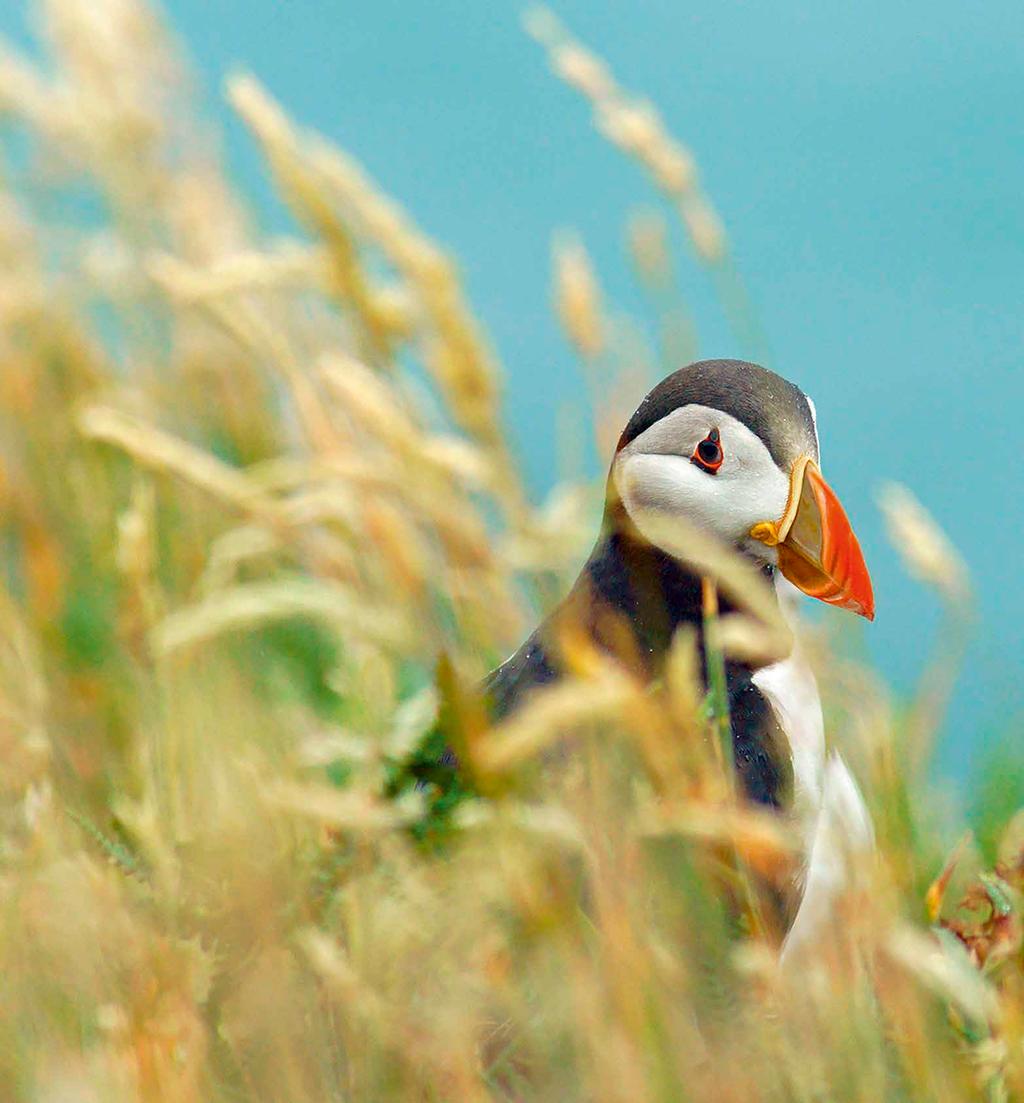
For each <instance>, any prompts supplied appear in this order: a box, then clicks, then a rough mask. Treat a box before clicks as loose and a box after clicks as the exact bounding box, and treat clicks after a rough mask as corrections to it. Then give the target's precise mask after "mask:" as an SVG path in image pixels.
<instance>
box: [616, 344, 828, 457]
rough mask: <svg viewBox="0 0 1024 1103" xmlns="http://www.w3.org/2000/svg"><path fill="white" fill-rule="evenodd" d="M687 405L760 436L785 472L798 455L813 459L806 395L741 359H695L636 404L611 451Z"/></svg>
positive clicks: (810, 415) (813, 441)
mask: <svg viewBox="0 0 1024 1103" xmlns="http://www.w3.org/2000/svg"><path fill="white" fill-rule="evenodd" d="M691 404H700V405H702V406H710V407H713V408H714V409H716V410H722V411H724V412H725V413H727V414H731V415H732V416H733V417H734V418H736V420H737V421H740V422H742V423H743V424H744V425H746V426H747V428H748V429H750V430H751V432H753V433H754V434H755V435H757V436H758V437H760V439H761V440H762V441H763V442H764V445H765V447H766V448H767V449H768V451H769V452H770V453H771V456H772V459H773V460H774V461H775V462H776V464H778V466H779V467H780V468H781V469H782V470H784V471H788V470H789V468H790V466H791V464H792V463H793V461H794V460H795V459H796V458H797V457H798V456H800V455H804V454H807V455H810V456H812V457H813V458H814V460H815V461H817V459H818V438H817V432H816V431H815V425H814V412H813V408H812V407H811V404H810V402H809V401H808V399H807V396H806V395H805V394H804V393H803V391H801V390H800V388H799V387H797V386H794V384H792V383H790V382H789V381H788V380H786V379H783V378H782V376H781V375H776V374H775V372H772V371H768V369H767V368H762V367H760V366H759V365H757V364H751V363H748V362H747V361H745V360H699V361H697V362H696V363H694V364H689V365H687V366H686V367H685V368H680V369H679V370H678V371H675V372H673V373H672V374H671V375H669V376H667V377H666V378H665V379H663V380H662V381H661V382H660V383H659V384H658V385H657V386H656V387H655V388H654V389H653V390H652V391H651V392H650V394H648V395H647V397H646V398H645V399H644V400H643V402H641V403H640V405H639V407H638V408H637V411H636V413H635V414H633V416H632V417H631V418H630V420H629V424H628V425H627V426H626V428H625V430H624V431H623V433H622V436H621V437H620V438H619V444H618V448H617V449H616V451H620V450H621V449H623V448H624V447H626V445H628V444H629V443H630V442H631V441H633V440H635V439H636V438H637V437H638V436H640V434H641V433H643V432H644V431H645V430H647V429H649V428H650V427H651V426H652V425H654V424H655V423H656V422H659V421H661V419H662V418H664V417H666V416H667V415H668V414H670V413H672V411H673V410H677V409H679V408H680V407H681V406H688V405H691Z"/></svg>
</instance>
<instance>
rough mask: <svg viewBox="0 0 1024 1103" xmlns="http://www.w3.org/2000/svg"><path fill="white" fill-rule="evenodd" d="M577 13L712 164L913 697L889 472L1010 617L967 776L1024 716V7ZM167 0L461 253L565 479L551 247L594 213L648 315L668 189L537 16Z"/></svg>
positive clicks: (272, 213)
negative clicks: (633, 272)
mask: <svg viewBox="0 0 1024 1103" xmlns="http://www.w3.org/2000/svg"><path fill="white" fill-rule="evenodd" d="M20 7H21V5H20V4H18V3H11V4H9V5H4V7H3V9H2V10H0V30H3V31H8V32H11V31H13V32H14V33H15V34H18V35H19V36H20V33H21V32H20V30H19V27H20V24H21V23H22V21H23V18H24V13H23V11H21V10H20ZM555 10H556V11H557V12H558V14H559V15H560V16H561V17H562V18H563V19H564V20H565V21H566V22H567V23H568V24H569V25H570V26H571V27H572V28H573V30H574V31H575V33H576V34H577V35H578V36H579V37H581V38H582V39H583V40H584V41H585V42H587V43H588V44H590V45H591V46H592V47H594V48H595V49H596V50H597V51H598V52H599V53H601V54H602V55H604V56H605V57H606V58H607V60H608V61H609V62H610V64H611V65H612V67H613V68H614V70H615V71H616V73H617V75H618V76H619V78H620V80H621V81H622V82H623V83H624V84H625V85H627V86H628V87H629V88H631V89H633V90H636V91H639V92H642V93H644V94H645V95H648V96H649V97H650V98H651V99H653V100H654V101H655V102H656V103H657V104H658V106H659V108H660V110H661V112H662V114H663V116H664V117H665V119H666V121H667V123H668V125H669V127H670V129H671V130H672V131H673V132H674V133H676V134H677V135H678V136H679V137H680V138H681V139H683V140H684V141H685V142H686V143H687V145H689V147H690V148H691V149H692V150H693V151H694V152H695V154H696V156H697V159H698V163H699V165H700V168H701V173H702V177H703V179H704V182H705V184H706V187H707V190H708V191H709V193H710V194H711V196H712V197H713V199H714V201H715V203H716V205H717V207H718V209H719V210H720V211H721V213H722V215H723V217H724V219H725V222H726V225H727V228H728V230H729V233H730V237H731V239H732V241H733V243H734V248H735V253H736V256H737V259H738V263H739V266H740V269H741V271H742V273H743V276H744V278H745V280H746V282H747V285H748V287H749V289H750V292H751V295H752V297H753V299H754V301H755V303H756V305H757V308H758V312H759V314H760V317H761V319H762V322H763V325H764V328H765V330H766V331H767V334H768V339H769V345H770V350H771V365H772V366H773V367H775V368H776V369H777V370H779V371H781V372H782V373H783V374H784V375H787V376H789V377H790V378H792V379H794V380H795V381H797V382H798V383H800V384H801V385H802V386H803V387H804V388H805V389H806V390H807V391H809V392H810V393H811V394H812V396H813V397H814V399H815V401H816V403H817V406H818V413H819V425H820V429H821V435H822V445H823V458H824V463H825V470H826V474H827V475H828V477H829V479H830V481H831V482H832V483H833V485H834V486H835V487H836V488H837V489H838V490H839V491H840V493H841V495H842V498H843V500H844V503H845V504H846V506H847V509H848V511H849V513H850V515H851V517H852V518H853V520H854V522H855V525H856V527H857V530H858V533H859V534H860V536H861V538H862V543H863V545H864V548H865V552H866V555H867V558H868V562H869V564H870V566H871V568H872V573H873V575H874V578H875V582H876V590H877V596H878V620H877V621H876V623H875V624H874V625H873V626H871V627H870V628H869V630H868V636H869V638H870V648H871V651H872V653H873V654H874V655H875V656H876V658H877V659H878V661H879V662H880V663H881V664H882V665H883V666H884V667H885V669H886V670H887V671H889V672H890V674H891V676H892V677H893V679H894V680H895V682H896V683H897V685H898V686H901V687H907V686H909V685H911V684H912V682H913V678H914V675H915V672H916V671H917V670H918V669H919V667H920V663H921V661H922V655H923V652H924V650H925V645H924V644H923V643H922V642H921V641H922V640H927V639H928V638H929V634H930V633H931V632H932V630H933V628H934V625H935V620H936V618H935V615H934V602H933V601H932V599H931V598H930V597H929V596H928V595H926V594H924V593H922V591H921V590H920V589H919V588H918V587H917V586H915V585H914V584H912V583H910V582H909V581H908V580H907V579H906V578H905V577H904V575H903V572H902V570H901V568H900V566H899V563H898V559H897V557H896V555H895V553H894V552H893V551H892V550H891V549H890V547H889V546H888V544H887V542H886V540H885V537H884V534H883V531H882V526H881V521H880V518H879V516H878V513H877V510H876V508H875V506H874V494H875V491H876V489H877V486H878V484H879V483H880V482H881V480H883V479H884V478H895V479H898V480H900V481H903V482H905V483H907V484H908V485H909V486H910V487H911V488H912V489H913V490H914V491H915V492H916V493H917V494H918V496H919V497H920V498H921V499H922V500H923V501H924V502H925V504H926V505H927V506H928V507H929V509H930V510H931V511H932V512H933V513H934V514H935V515H936V517H937V518H938V519H939V520H940V521H941V523H942V524H943V525H944V526H945V528H946V529H947V531H948V532H949V533H950V535H951V537H952V538H953V540H954V541H955V543H956V544H957V545H958V546H959V548H960V549H961V550H962V551H963V553H964V556H965V557H966V559H967V561H968V563H969V565H970V567H971V569H972V572H973V574H974V577H975V580H976V585H977V589H978V592H979V599H980V605H981V612H982V614H983V619H982V621H981V624H980V625H979V628H978V631H977V633H976V641H975V645H974V647H973V650H972V653H971V656H970V661H969V663H968V668H967V670H966V671H965V674H964V677H963V679H962V681H961V683H960V685H959V687H958V691H957V694H956V697H955V701H954V706H953V711H952V718H951V723H950V725H949V730H948V732H947V734H946V737H945V739H944V741H943V746H942V751H941V755H940V765H941V767H942V769H943V770H944V772H946V773H948V774H950V775H952V776H955V777H956V776H960V775H962V774H963V773H964V771H965V770H966V769H967V768H968V766H969V764H970V762H971V761H972V758H973V757H974V755H975V752H976V750H977V748H978V747H979V746H981V745H982V744H983V743H984V741H985V740H988V739H991V738H992V737H993V735H994V734H995V733H998V732H999V731H1000V730H1001V731H1002V732H1003V734H1008V733H1009V722H1008V721H1007V717H1010V716H1014V715H1015V716H1016V717H1017V718H1018V720H1019V717H1020V714H1021V711H1022V705H1024V691H1022V689H1021V686H1020V667H1021V658H1020V656H1021V653H1022V650H1024V586H1022V585H1021V580H1020V566H1021V562H1020V561H1021V546H1022V541H1024V521H1022V516H1024V512H1022V508H1021V504H1020V497H1021V495H1020V484H1021V477H1020V472H1021V463H1020V459H1019V455H1018V452H1019V447H1020V441H1021V433H1020V429H1019V427H1018V426H1019V416H1020V414H1019V411H1020V408H1021V405H1022V402H1024V375H1022V372H1021V366H1022V359H1024V309H1022V307H1024V257H1022V245H1024V204H1022V202H1021V198H1022V195H1024V112H1022V106H1024V53H1022V47H1021V42H1024V6H1022V5H1021V4H1020V3H1019V0H1016V2H1013V3H1010V2H1006V0H994V2H992V3H989V4H986V5H984V6H979V5H976V4H968V3H950V2H945V0H933V2H930V3H924V2H921V0H910V2H906V3H903V4H900V5H893V4H889V3H885V4H883V3H861V4H857V5H848V4H839V3H834V2H828V3H813V4H812V3H793V2H790V0H776V2H774V3H770V4H769V3H739V2H736V0H692V2H689V3H680V2H679V0H633V2H630V3H626V2H625V0H616V2H609V3H602V4H594V3H593V2H592V0H591V2H589V3H588V2H584V0H567V2H564V3H559V4H557V5H555ZM165 11H166V12H167V13H168V15H169V17H170V18H171V20H172V22H173V23H174V24H175V25H176V27H177V28H178V30H179V32H180V33H181V35H182V37H183V38H184V39H185V40H186V41H187V43H188V45H189V49H190V51H191V53H192V55H193V58H194V59H195V61H196V63H197V66H198V69H199V72H200V75H201V78H202V80H203V82H204V85H205V87H206V89H207V90H208V92H209V93H210V94H211V97H213V98H216V97H217V96H218V95H219V90H220V86H221V81H222V79H223V77H224V75H225V74H226V73H227V72H229V71H231V70H232V69H234V68H245V69H249V70H251V71H253V72H254V73H256V74H257V75H258V76H259V77H260V79H261V80H262V81H263V82H264V83H265V84H266V85H267V86H268V87H269V88H270V89H271V90H272V91H273V93H274V94H275V95H277V96H278V97H279V98H280V99H281V100H282V101H283V102H284V104H285V105H286V107H287V108H288V109H289V110H290V111H291V112H292V113H293V114H294V115H295V116H297V117H298V118H299V119H301V120H303V121H304V122H306V123H307V124H309V125H311V126H314V127H316V128H318V129H319V130H321V131H323V132H324V133H325V134H327V135H328V136H330V137H331V138H332V139H334V140H336V141H337V142H339V143H340V144H342V145H343V146H345V148H346V149H348V150H349V151H350V152H352V153H353V154H354V155H355V156H357V157H358V158H359V159H360V160H361V161H362V162H363V163H364V164H365V165H366V167H367V168H368V169H369V171H370V172H371V173H372V174H373V175H374V176H375V177H376V179H377V180H378V181H379V182H380V183H381V184H382V185H383V186H384V187H385V188H386V189H387V190H388V191H390V192H391V193H392V194H393V195H395V196H396V197H397V198H398V199H400V200H401V201H402V203H403V204H404V205H405V206H406V207H407V208H408V209H409V210H410V211H411V212H412V213H413V214H414V215H415V217H416V219H417V220H418V221H419V222H420V223H421V224H422V225H423V226H424V227H425V228H426V229H427V230H428V231H429V232H430V233H431V234H432V235H433V236H434V237H436V238H437V239H438V240H440V241H442V242H443V243H445V244H446V245H447V246H448V247H449V248H450V249H451V250H452V251H453V252H454V253H455V254H456V255H457V256H458V258H459V259H460V261H461V264H462V269H463V272H464V275H465V278H466V281H467V285H468V288H469V291H470V294H471V297H472V299H473V302H474V304H475V306H476V308H477V310H478V312H479V314H480V315H481V316H482V318H483V319H484V321H485V323H486V325H487V327H488V331H489V333H490V335H491V337H492V339H493V341H494V343H495V345H496V346H497V348H498V350H499V352H500V355H501V358H502V361H503V364H504V366H505V370H506V390H507V400H508V401H507V405H508V413H509V420H510V425H511V427H512V429H513V432H514V434H515V436H516V439H517V441H518V442H519V445H520V448H521V451H522V454H523V455H524V457H525V460H526V466H527V469H528V471H529V474H530V478H531V480H532V484H533V486H534V488H535V490H536V491H537V492H538V493H541V492H543V490H545V489H546V488H547V486H548V485H549V483H550V480H551V477H552V472H553V471H554V470H555V462H554V458H555V455H556V445H555V436H556V416H557V411H558V409H559V407H560V406H565V405H569V406H571V405H573V404H576V403H579V402H580V401H581V396H582V382H581V379H580V376H579V374H578V370H577V368H576V367H575V365H574V362H573V359H572V356H571V354H570V353H569V351H568V350H567V348H566V347H565V344H564V341H563V340H562V338H561V336H560V334H559V332H558V330H557V327H556V325H555V322H554V320H553V318H552V315H551V311H550V309H549V288H550V242H551V235H552V233H553V232H554V231H556V230H557V229H559V228H560V227H564V226H574V227H576V228H578V229H579V231H580V232H581V234H582V236H583V238H584V239H585V241H586V243H587V245H588V247H589V248H590V250H591V251H592V253H593V255H594V256H595V258H596V260H597V262H598V265H599V268H600V271H601V275H602V280H603V282H604V284H605V286H606V287H607V290H608V293H609V297H610V298H611V299H612V300H613V301H619V302H621V303H622V304H623V305H625V306H632V305H635V304H634V299H633V291H632V288H631V281H630V278H629V276H628V272H627V268H626V265H625V262H624V251H623V245H622V242H623V225H624V221H625V218H626V216H627V214H628V212H629V211H630V210H631V209H633V208H634V207H636V206H637V205H638V203H641V202H644V201H650V200H652V199H653V196H651V195H650V193H649V192H648V191H647V190H646V188H645V185H644V182H643V180H642V178H641V177H640V174H639V172H638V170H637V169H636V167H635V166H634V165H632V164H631V163H629V162H627V161H625V160H623V159H622V158H621V157H620V156H619V155H618V154H617V153H616V152H615V151H614V150H612V149H611V148H610V147H609V146H608V145H607V144H606V143H605V142H604V141H603V140H602V139H601V138H600V137H599V136H598V135H597V134H596V133H595V132H594V131H593V129H592V127H591V126H590V123H589V112H588V109H587V108H586V107H585V105H584V104H583V103H582V102H581V101H580V100H579V99H578V98H577V97H576V96H575V94H574V93H572V92H571V91H569V90H568V89H566V88H565V87H563V86H562V85H560V84H559V83H558V82H557V81H556V80H555V79H554V78H553V77H552V76H551V75H550V74H549V73H548V71H547V68H546V65H545V62H544V59H543V56H542V54H541V52H540V50H539V48H538V47H537V46H536V45H535V44H534V43H533V42H532V41H531V40H530V39H528V38H527V37H526V36H525V34H524V33H523V32H522V30H521V29H520V19H521V12H522V8H521V6H520V5H519V4H515V3H507V2H505V0H489V2H486V3H485V2H481V0H477V2H469V0H431V3H429V4H428V3H413V2H410V0H405V2H402V3H400V2H397V0H376V2H375V3H374V4H372V5H371V4H366V3H340V2H337V0H334V2H328V0H288V2H283V0H245V2H242V0H168V2H167V3H166V4H165ZM213 110H214V111H215V113H216V114H217V116H218V117H219V118H220V119H221V121H222V122H223V124H224V125H225V127H226V128H227V135H228V136H227V151H228V156H229V158H230V160H231V162H232V165H233V167H234V170H235V172H236V174H237V176H238V178H239V179H240V181H241V182H242V184H243V185H244V186H245V187H247V188H248V189H250V191H251V194H252V195H253V198H254V203H255V204H256V206H257V208H258V209H260V210H261V211H262V213H263V217H264V218H265V220H266V222H267V225H268V226H269V227H271V228H275V229H278V228H282V227H283V226H284V225H285V223H284V221H283V216H282V214H281V212H280V211H279V210H278V209H277V208H276V207H275V206H274V205H273V203H272V201H271V200H270V197H269V190H268V189H267V187H266V185H265V183H264V181H263V177H262V169H261V166H260V164H259V159H258V157H257V155H256V153H255V151H254V150H253V148H252V145H251V144H250V142H249V141H248V139H247V137H246V136H245V134H244V132H243V131H242V128H241V127H240V126H239V125H238V124H237V123H235V122H234V121H233V120H232V119H231V118H230V115H229V114H228V112H227V111H226V110H225V109H224V108H223V107H222V106H220V105H216V104H215V106H214V109H213ZM681 273H682V280H683V285H684V289H685V292H686V295H687V297H688V298H689V300H690V302H691V304H692V308H693V311H694V313H695V315H696V317H697V320H698V324H699V328H700V336H701V352H702V354H703V355H708V356H712V355H713V356H719V355H736V354H741V353H743V352H744V351H745V350H743V349H742V348H741V347H739V346H738V345H737V343H736V340H735V339H734V338H733V337H732V336H731V334H730V333H729V331H728V329H727V327H726V326H725V324H724V322H723V320H722V318H721V315H720V311H719V309H718V307H717V305H716V303H715V301H714V298H713V296H712V294H711V292H710V288H709V286H708V283H707V280H706V278H705V277H704V275H703V274H702V273H701V272H700V270H698V269H697V268H696V267H695V266H693V265H691V264H689V263H684V264H683V265H682V268H681ZM638 397H639V396H638ZM603 463H604V460H603V459H602V461H601V464H602V465H603ZM596 464H597V461H596V460H595V471H596V470H597V466H596Z"/></svg>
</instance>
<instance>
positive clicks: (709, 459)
mask: <svg viewBox="0 0 1024 1103" xmlns="http://www.w3.org/2000/svg"><path fill="white" fill-rule="evenodd" d="M724 459H725V453H724V452H723V451H722V441H721V436H720V434H719V432H718V430H717V429H712V430H711V432H710V433H708V435H707V436H706V437H705V438H704V439H703V440H702V441H701V442H700V444H698V445H697V447H696V448H694V450H693V455H692V456H691V457H690V463H692V464H696V466H697V467H699V468H701V470H703V471H706V472H707V473H708V474H709V475H714V474H715V473H716V472H717V471H718V469H719V468H720V467H721V466H722V461H723V460H724Z"/></svg>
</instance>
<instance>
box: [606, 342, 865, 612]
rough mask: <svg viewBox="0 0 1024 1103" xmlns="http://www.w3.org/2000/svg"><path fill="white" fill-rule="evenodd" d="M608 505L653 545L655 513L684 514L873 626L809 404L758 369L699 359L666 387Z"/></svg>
mask: <svg viewBox="0 0 1024 1103" xmlns="http://www.w3.org/2000/svg"><path fill="white" fill-rule="evenodd" d="M613 501H614V502H615V503H621V506H622V508H623V509H624V510H625V512H626V514H627V516H628V517H629V520H630V521H631V522H632V524H633V526H634V528H635V529H636V530H637V531H638V532H639V533H640V535H641V536H642V537H643V538H644V539H647V540H650V541H651V542H652V543H655V544H657V538H656V533H657V525H653V526H652V525H651V523H650V520H649V519H650V518H651V517H652V516H654V517H655V518H665V517H668V518H671V517H683V518H685V519H686V520H688V521H689V522H691V523H692V524H695V525H697V526H699V527H700V528H701V529H703V530H705V531H707V532H709V533H711V534H712V535H714V536H715V537H717V538H718V539H720V540H722V541H723V542H725V543H727V544H729V545H731V546H734V547H737V548H738V549H739V550H740V551H741V552H743V553H744V554H746V555H748V556H751V557H753V558H754V559H756V560H758V561H760V562H762V563H765V564H770V565H772V566H775V567H778V569H779V571H781V573H782V574H783V575H784V576H785V577H786V578H787V579H789V581H790V582H792V583H793V584H794V585H795V586H797V587H798V588H799V589H800V590H802V591H803V592H804V593H806V594H810V595H811V596H812V597H816V598H818V599H820V600H821V601H825V602H827V603H828V604H830V605H838V606H840V607H841V608H843V609H850V610H852V611H853V612H855V613H860V614H861V615H862V616H865V617H867V618H868V619H869V620H871V619H873V618H874V613H875V604H874V596H873V594H872V590H871V579H870V577H869V575H868V569H867V566H866V564H865V563H864V556H863V554H862V553H861V550H860V545H859V544H858V543H857V538H856V536H854V534H853V529H852V528H851V527H850V522H849V521H848V520H847V517H846V513H845V512H844V510H843V507H842V506H841V505H840V504H839V499H838V498H837V497H836V495H835V493H834V492H833V491H832V489H831V488H830V487H829V485H828V484H827V483H826V482H825V480H824V478H823V477H822V474H821V470H820V467H819V460H818V432H817V426H816V424H815V414H814V405H813V403H812V402H811V400H810V399H809V398H808V397H807V396H806V395H805V394H804V393H803V391H801V390H800V389H799V387H796V386H794V385H793V384H792V383H789V382H788V381H787V380H785V379H783V378H782V377H781V376H779V375H776V374H775V373H774V372H771V371H768V370H767V369H766V368H762V367H759V366H758V365H757V364H749V363H747V362H745V361H743V360H702V361H699V362H698V363H695V364H690V365H688V366H687V367H685V368H680V369H679V370H678V371H675V372H673V373H672V374H671V375H669V376H668V377H667V378H665V379H663V380H662V381H661V382H660V383H659V384H658V385H657V386H656V387H655V388H654V389H653V390H652V391H651V392H650V393H649V394H648V395H647V397H646V398H645V399H644V400H643V402H641V403H640V405H639V407H638V408H637V410H636V412H635V413H634V414H633V416H632V417H631V418H630V420H629V424H628V425H627V426H626V428H625V430H623V433H622V436H621V437H620V438H619V443H618V446H617V447H616V450H615V458H614V460H613V461H612V467H611V473H610V475H609V502H610V503H611V502H613Z"/></svg>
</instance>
